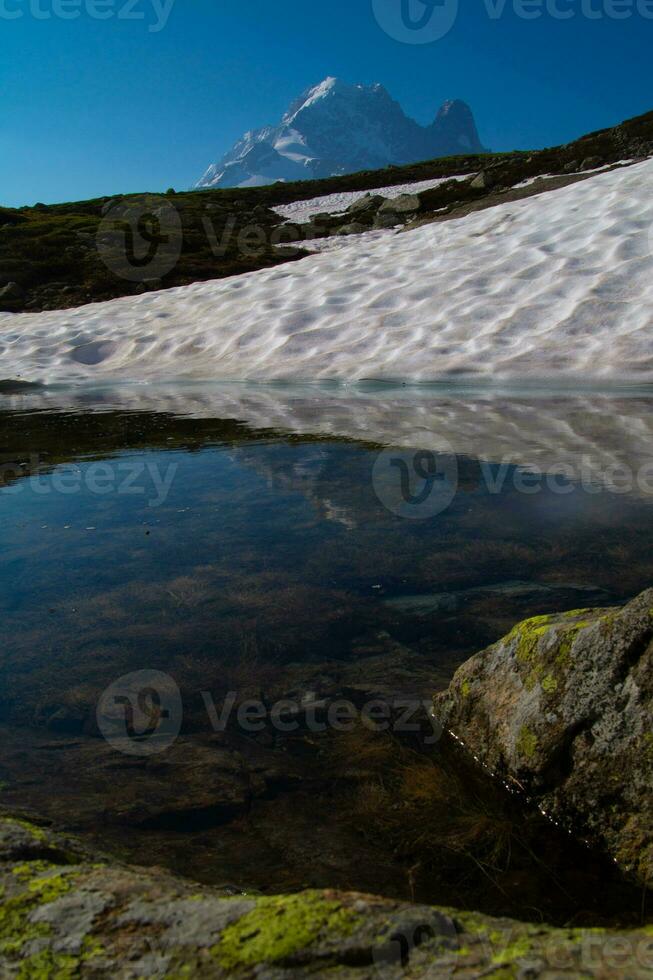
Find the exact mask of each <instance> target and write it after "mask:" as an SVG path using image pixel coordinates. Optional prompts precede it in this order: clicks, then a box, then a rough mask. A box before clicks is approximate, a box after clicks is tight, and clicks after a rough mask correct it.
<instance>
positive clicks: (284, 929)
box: [213, 892, 359, 970]
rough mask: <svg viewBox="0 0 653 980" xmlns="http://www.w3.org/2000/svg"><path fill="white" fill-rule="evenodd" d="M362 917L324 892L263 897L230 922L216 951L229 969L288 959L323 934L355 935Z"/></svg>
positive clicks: (223, 964)
mask: <svg viewBox="0 0 653 980" xmlns="http://www.w3.org/2000/svg"><path fill="white" fill-rule="evenodd" d="M358 921H359V917H358V916H357V915H356V913H355V912H353V911H352V910H351V909H349V908H345V907H344V906H343V905H342V903H340V902H337V901H329V900H328V899H325V897H324V895H323V894H322V893H321V892H304V893H302V894H301V895H291V896H289V897H287V896H282V897H279V898H262V899H260V900H259V901H258V903H257V906H256V908H255V909H254V910H253V911H252V912H249V913H248V914H247V915H245V916H243V918H242V919H240V920H239V921H238V922H237V923H236V924H235V925H232V926H229V927H228V928H227V929H226V930H225V932H224V934H223V936H222V938H221V940H220V943H219V944H218V945H217V946H216V947H215V949H214V950H213V955H214V956H215V957H216V959H217V960H218V961H219V962H220V964H221V965H222V966H223V967H224V968H225V969H227V970H234V969H236V968H238V967H241V966H255V965H257V964H261V963H283V962H288V961H289V960H291V959H292V957H293V956H296V955H297V954H298V953H299V952H301V951H306V950H307V949H309V948H310V947H311V946H312V945H313V943H315V942H316V940H318V939H319V938H320V937H323V938H325V937H328V938H330V939H333V940H336V941H337V940H338V938H342V937H344V936H348V935H351V933H352V932H353V930H354V928H355V926H356V924H357V922H358Z"/></svg>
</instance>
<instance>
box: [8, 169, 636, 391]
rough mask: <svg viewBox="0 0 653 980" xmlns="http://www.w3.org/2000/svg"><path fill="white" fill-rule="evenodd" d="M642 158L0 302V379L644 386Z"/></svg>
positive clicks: (44, 380)
mask: <svg viewBox="0 0 653 980" xmlns="http://www.w3.org/2000/svg"><path fill="white" fill-rule="evenodd" d="M652 228H653V161H650V160H649V161H646V162H644V163H640V164H636V165H634V166H631V167H626V168H623V169H620V170H616V171H613V172H610V173H605V174H600V175H598V176H595V177H593V178H591V179H589V180H587V181H584V182H582V183H579V184H576V185H573V186H571V187H568V188H566V189H564V190H559V191H554V192H550V193H547V194H542V195H540V196H537V197H533V198H529V199H527V200H524V201H519V202H516V203H506V204H503V205H500V206H498V207H495V208H492V209H489V210H485V211H482V212H479V213H476V214H472V215H469V216H468V217H466V218H463V219H460V220H456V221H447V222H443V223H437V224H431V225H426V226H424V227H422V228H419V229H416V230H414V231H410V232H403V233H394V232H390V233H388V234H387V235H386V236H383V237H379V238H376V239H374V240H373V241H370V240H369V239H367V240H365V241H361V240H360V239H357V238H356V237H352V238H351V239H348V240H347V243H346V245H344V246H343V247H342V248H340V249H338V250H337V251H333V252H324V253H322V254H318V255H314V256H310V257H309V258H306V259H303V260H301V261H299V262H295V263H291V264H288V265H282V266H277V267H275V268H273V269H268V270H263V271H259V272H254V273H248V274H246V275H241V276H237V277H234V278H231V279H225V280H220V281H214V282H210V283H201V284H196V285H193V286H185V287H181V288H177V289H172V290H167V291H162V292H158V293H148V294H145V295H143V296H140V297H138V298H136V299H134V298H133V297H128V298H124V299H118V300H113V301H111V302H108V303H100V304H95V305H91V306H86V307H82V308H80V309H75V310H69V311H56V312H47V313H39V314H2V315H0V358H1V362H2V368H1V370H0V376H1V377H17V376H20V377H22V378H24V379H25V380H31V381H42V382H46V383H47V382H50V383H51V382H79V381H88V380H92V379H121V380H130V379H131V380H140V381H143V380H145V381H155V380H170V379H175V378H177V379H178V378H194V379H207V380H217V379H221V380H239V379H255V380H259V381H272V380H275V381H276V380H296V379H304V380H326V379H330V380H336V381H341V382H353V381H359V380H362V379H369V378H377V379H404V380H409V381H439V380H448V379H452V378H458V379H460V378H470V379H473V380H475V381H477V382H478V381H482V382H484V381H493V382H495V381H498V380H501V381H509V380H523V379H546V378H555V379H557V380H563V381H565V383H567V382H573V383H578V382H585V381H587V382H597V381H601V382H602V383H603V382H606V381H609V382H639V383H641V382H653V330H652V328H653V236H652V234H651V229H652Z"/></svg>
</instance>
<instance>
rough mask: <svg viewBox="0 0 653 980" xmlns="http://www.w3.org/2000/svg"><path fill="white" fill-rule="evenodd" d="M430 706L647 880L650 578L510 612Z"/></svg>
mask: <svg viewBox="0 0 653 980" xmlns="http://www.w3.org/2000/svg"><path fill="white" fill-rule="evenodd" d="M435 712H436V715H437V716H438V717H439V718H440V720H441V721H442V722H443V724H444V725H445V727H446V728H447V729H448V730H449V731H450V732H451V733H452V734H453V735H454V736H455V737H456V738H457V739H459V740H460V741H462V742H463V743H464V745H465V746H466V747H467V749H468V750H469V751H470V752H471V753H473V755H474V756H475V757H476V758H477V759H479V760H480V761H481V762H482V763H483V764H484V765H485V766H487V767H488V768H489V769H490V770H492V771H493V772H494V773H496V774H498V775H500V776H501V777H503V778H504V779H506V780H507V781H509V782H511V783H512V785H513V786H514V785H517V786H520V787H522V788H523V789H524V790H525V791H526V793H528V794H529V795H530V796H532V797H533V798H534V799H535V800H536V801H537V803H538V804H539V805H540V807H541V808H542V809H543V810H544V811H545V812H547V813H548V814H550V815H552V816H553V817H554V818H555V819H556V820H558V821H559V822H561V823H563V824H564V825H565V826H567V827H568V829H569V830H571V831H573V832H575V833H577V834H578V835H579V836H580V837H583V838H586V839H588V840H590V841H591V842H592V843H594V844H598V845H600V846H602V847H603V848H604V849H605V850H606V851H607V852H608V853H609V854H610V855H611V856H612V857H613V858H614V860H615V861H616V862H617V863H618V864H619V865H620V866H621V867H622V868H623V869H624V870H625V871H626V872H627V873H628V874H630V875H632V876H633V877H634V878H636V879H637V880H638V881H640V882H641V883H643V884H648V885H651V884H653V589H651V590H648V591H647V592H644V593H643V594H642V595H640V596H639V597H638V598H636V599H635V600H633V601H632V602H630V603H628V605H626V606H624V607H622V608H616V609H582V610H577V611H574V612H567V613H563V614H561V615H553V616H536V617H534V618H532V619H528V620H526V621H525V622H523V623H520V624H519V625H517V626H515V628H514V629H513V630H512V632H511V633H509V634H508V636H506V637H504V638H503V639H502V640H500V641H499V642H498V643H496V644H494V646H491V647H490V648H489V649H487V650H484V651H483V652H482V653H479V654H477V655H476V656H475V657H472V659H471V660H469V661H467V663H465V664H464V665H463V666H462V667H461V668H460V669H459V670H458V672H457V673H456V675H455V677H454V679H453V682H452V684H451V686H450V688H449V690H448V691H447V692H445V693H444V694H440V695H438V696H437V697H436V699H435Z"/></svg>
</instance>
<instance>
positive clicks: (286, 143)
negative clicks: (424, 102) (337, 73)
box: [197, 76, 483, 187]
mask: <svg viewBox="0 0 653 980" xmlns="http://www.w3.org/2000/svg"><path fill="white" fill-rule="evenodd" d="M482 149H483V147H482V146H481V143H480V140H479V138H478V133H477V131H476V125H475V123H474V118H473V115H472V112H471V110H470V109H469V107H468V106H467V105H465V103H464V102H458V101H454V102H446V103H445V104H444V105H443V106H442V108H441V109H440V111H439V113H438V115H437V117H436V119H435V121H434V122H433V124H432V125H431V126H420V125H419V124H418V123H416V122H414V121H413V120H412V119H409V118H408V116H406V115H405V113H404V112H403V110H402V108H401V106H400V105H399V104H398V103H397V102H395V101H394V100H393V99H392V98H391V96H390V95H389V94H388V92H387V91H386V89H385V88H384V87H383V85H381V84H379V83H376V84H374V85H360V84H359V85H350V84H348V83H347V82H344V81H342V80H341V79H338V78H334V77H332V76H329V77H328V78H325V79H324V80H323V81H322V82H320V83H319V84H318V85H314V86H312V87H311V88H309V89H307V90H306V91H305V92H303V93H302V95H300V96H299V98H298V99H296V100H295V101H294V102H293V103H292V104H291V106H290V107H289V109H288V111H287V112H286V114H285V115H284V116H283V118H282V120H281V123H280V124H279V125H278V126H265V127H263V128H262V129H258V130H250V131H249V132H247V133H245V135H244V136H243V138H242V139H241V140H239V141H238V142H237V143H236V144H235V146H234V147H233V149H232V150H230V151H229V153H227V154H226V155H225V156H224V157H223V158H222V159H221V160H220V161H219V162H218V163H215V164H213V165H212V166H210V167H209V168H208V170H207V171H206V173H205V174H204V176H203V177H202V179H201V180H200V181H199V182H198V184H197V186H198V187H252V186H259V185H262V184H270V183H274V182H275V181H278V180H281V181H291V180H309V179H311V178H317V177H328V176H333V175H336V174H345V173H351V172H354V171H356V170H368V169H369V170H371V169H378V168H380V167H386V166H388V165H389V164H402V163H412V162H415V161H417V160H425V159H429V158H431V157H437V156H447V155H450V154H453V153H470V152H481V151H482Z"/></svg>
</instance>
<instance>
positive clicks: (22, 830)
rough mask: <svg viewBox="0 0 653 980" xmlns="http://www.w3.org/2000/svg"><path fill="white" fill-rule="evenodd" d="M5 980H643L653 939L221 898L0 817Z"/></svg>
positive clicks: (391, 905) (299, 897)
mask: <svg viewBox="0 0 653 980" xmlns="http://www.w3.org/2000/svg"><path fill="white" fill-rule="evenodd" d="M0 886H1V889H2V891H1V902H0V976H2V977H3V978H7V980H12V978H16V980H19V978H20V980H53V978H57V980H83V978H87V977H88V978H90V977H92V978H94V980H104V978H111V980H136V978H139V980H140V978H145V977H156V978H164V977H169V978H176V980H182V978H193V977H203V978H208V980H211V978H216V980H221V978H223V977H260V978H269V980H273V978H274V980H282V978H284V977H294V978H301V977H323V976H327V975H328V976H329V977H332V978H334V980H338V978H343V980H344V978H348V980H349V978H361V980H362V978H374V977H379V978H388V980H393V978H401V977H411V978H418V977H425V978H426V977H430V978H439V977H450V976H456V977H470V978H471V977H479V976H488V977H494V978H495V980H499V978H509V977H521V976H523V977H526V976H528V977H533V978H537V977H543V978H544V977H553V976H555V977H563V976H569V977H579V976H583V977H606V978H607V977H610V978H619V977H623V978H625V977H629V978H633V980H638V978H640V977H641V978H643V977H646V976H650V971H651V969H653V934H652V933H651V930H650V929H646V928H644V929H640V930H633V931H629V932H621V933H619V932H616V931H615V932H612V931H609V930H596V929H588V930H579V929H550V928H548V927H547V926H543V925H527V924H523V923H518V922H514V921H511V920H508V919H491V918H488V917H485V916H481V915H476V914H474V913H458V912H451V911H445V910H440V909H436V908H432V907H429V906H418V905H409V904H406V903H399V902H390V901H386V900H384V899H380V898H375V897H373V896H369V895H360V894H353V893H343V892H335V891H312V892H302V893H299V894H295V895H280V896H272V897H268V896H261V895H257V894H247V893H243V894H236V895H233V894H232V895H229V896H227V895H225V894H224V893H221V892H220V891H218V890H215V889H210V888H205V887H201V886H198V885H195V884H193V883H192V882H189V881H185V880H183V879H181V878H177V877H174V876H173V875H170V874H167V873H165V872H163V871H161V870H158V869H154V870H145V869H140V868H133V867H128V866H126V865H121V864H117V863H113V862H111V861H110V860H107V859H105V858H100V859H98V856H97V855H93V854H90V853H88V852H85V851H84V849H83V848H82V847H81V845H79V844H77V843H75V842H74V841H72V840H70V839H67V838H64V837H61V836H60V835H58V834H56V833H54V832H52V831H51V830H49V829H48V828H44V827H41V826H38V825H36V824H34V823H30V822H28V821H27V820H24V819H20V818H17V817H15V816H9V815H6V814H5V815H4V816H0Z"/></svg>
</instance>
